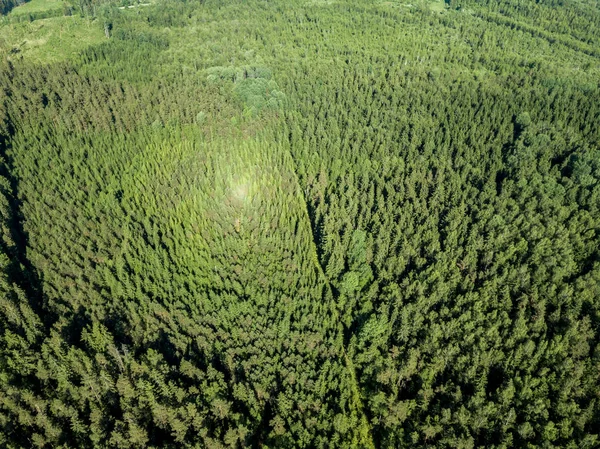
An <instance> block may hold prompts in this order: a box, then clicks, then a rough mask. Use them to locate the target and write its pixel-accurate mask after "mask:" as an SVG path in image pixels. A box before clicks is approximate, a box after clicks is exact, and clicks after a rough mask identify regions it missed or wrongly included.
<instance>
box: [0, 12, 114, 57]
mask: <svg viewBox="0 0 600 449" xmlns="http://www.w3.org/2000/svg"><path fill="white" fill-rule="evenodd" d="M104 39H106V38H105V36H104V32H103V30H102V27H101V26H100V25H99V24H98V23H97V22H93V21H91V20H89V19H85V18H81V17H76V16H69V17H52V18H49V19H41V20H36V21H34V22H31V23H30V22H25V23H11V24H7V25H4V26H2V27H0V57H5V56H7V57H8V58H10V59H16V58H21V57H23V58H27V59H30V60H33V61H37V62H42V63H47V62H55V61H64V60H66V59H69V58H70V57H72V56H73V55H74V54H76V53H78V52H79V51H81V50H82V49H84V48H86V47H87V46H89V45H93V44H97V43H99V42H102V41H103V40H104Z"/></svg>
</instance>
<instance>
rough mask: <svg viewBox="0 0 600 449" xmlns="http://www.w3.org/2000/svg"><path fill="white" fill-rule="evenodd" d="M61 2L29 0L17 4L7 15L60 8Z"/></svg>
mask: <svg viewBox="0 0 600 449" xmlns="http://www.w3.org/2000/svg"><path fill="white" fill-rule="evenodd" d="M63 4H64V1H63V0H31V1H29V2H27V3H23V4H22V5H21V6H17V7H16V8H14V9H13V10H12V11H11V12H10V14H9V15H10V16H19V15H24V14H30V13H34V12H41V11H50V10H55V9H61V8H62V7H63Z"/></svg>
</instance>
